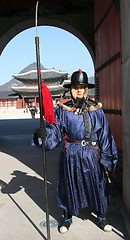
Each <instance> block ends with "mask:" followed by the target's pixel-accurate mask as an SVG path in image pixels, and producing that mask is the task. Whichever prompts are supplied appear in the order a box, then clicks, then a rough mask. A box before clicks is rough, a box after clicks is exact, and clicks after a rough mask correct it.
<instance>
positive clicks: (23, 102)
mask: <svg viewBox="0 0 130 240" xmlns="http://www.w3.org/2000/svg"><path fill="white" fill-rule="evenodd" d="M24 105H25V100H24V97H22V108H24V107H25V106H24Z"/></svg>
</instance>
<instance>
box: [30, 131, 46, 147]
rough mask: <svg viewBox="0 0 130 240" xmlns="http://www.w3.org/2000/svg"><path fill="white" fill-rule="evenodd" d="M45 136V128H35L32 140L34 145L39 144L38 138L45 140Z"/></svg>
mask: <svg viewBox="0 0 130 240" xmlns="http://www.w3.org/2000/svg"><path fill="white" fill-rule="evenodd" d="M46 137H47V134H46V129H45V128H37V129H36V130H35V133H34V135H33V141H34V143H35V145H36V146H39V141H38V138H41V139H42V140H46Z"/></svg>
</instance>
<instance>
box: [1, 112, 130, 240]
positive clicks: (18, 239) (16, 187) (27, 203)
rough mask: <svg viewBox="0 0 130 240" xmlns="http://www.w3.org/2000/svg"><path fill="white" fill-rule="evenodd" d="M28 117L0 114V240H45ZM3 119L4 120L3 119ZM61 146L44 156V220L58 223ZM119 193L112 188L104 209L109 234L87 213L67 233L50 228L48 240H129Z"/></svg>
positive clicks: (37, 154)
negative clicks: (106, 209) (46, 196)
mask: <svg viewBox="0 0 130 240" xmlns="http://www.w3.org/2000/svg"><path fill="white" fill-rule="evenodd" d="M38 117H39V116H38V115H37V116H36V119H31V115H29V113H28V114H27V113H20V112H19V114H17V113H13V114H12V113H7V115H6V113H5V114H4V113H3V114H2V115H1V113H0V189H1V191H0V216H1V218H0V219H1V223H0V240H30V239H31V240H33V239H35V240H41V239H47V234H46V227H44V224H41V223H43V222H44V221H46V215H45V202H44V187H43V177H42V172H43V170H42V160H41V150H40V149H38V148H32V147H31V136H32V132H33V130H34V129H35V127H36V126H37V125H38V121H39V119H38ZM8 120H9V121H8ZM60 148H61V146H59V147H57V148H56V149H54V150H52V151H48V152H47V153H46V159H47V176H48V197H49V214H50V220H51V219H52V220H56V221H57V222H60V221H61V214H62V212H61V209H59V208H58V207H57V206H56V202H55V187H56V173H57V163H58V155H59V150H60ZM123 207H124V206H123V201H122V195H121V191H120V189H119V188H118V187H117V186H115V184H114V183H113V184H112V205H111V207H110V209H109V211H108V219H109V223H110V224H111V225H112V228H113V229H112V232H109V233H105V232H103V231H102V230H101V229H99V228H98V227H97V222H96V216H95V215H94V213H90V212H89V211H88V210H87V209H83V210H82V211H81V212H80V216H79V217H73V224H72V226H71V228H70V231H69V232H67V233H66V234H60V233H59V232H58V230H57V226H55V227H51V228H50V233H51V240H62V239H63V240H64V239H67V240H73V239H74V240H108V239H112V240H122V239H125V240H129V237H128V233H127V230H126V222H124V218H123V217H122V216H123V214H121V212H123Z"/></svg>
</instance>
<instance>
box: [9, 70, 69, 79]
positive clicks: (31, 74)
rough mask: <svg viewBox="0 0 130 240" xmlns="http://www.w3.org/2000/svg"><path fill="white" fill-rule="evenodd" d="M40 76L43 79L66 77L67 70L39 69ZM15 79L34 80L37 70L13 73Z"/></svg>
mask: <svg viewBox="0 0 130 240" xmlns="http://www.w3.org/2000/svg"><path fill="white" fill-rule="evenodd" d="M41 73H42V77H43V79H44V80H48V81H49V80H54V79H58V78H59V79H66V78H67V76H68V73H67V72H61V71H56V70H55V69H49V70H48V69H47V70H41ZM13 77H15V78H16V79H17V80H20V81H26V80H33V81H34V80H35V81H37V70H31V71H28V72H24V73H19V74H13Z"/></svg>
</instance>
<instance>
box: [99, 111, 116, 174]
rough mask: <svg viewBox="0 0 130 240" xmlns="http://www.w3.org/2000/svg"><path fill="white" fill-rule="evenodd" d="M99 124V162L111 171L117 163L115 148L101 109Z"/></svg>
mask: <svg viewBox="0 0 130 240" xmlns="http://www.w3.org/2000/svg"><path fill="white" fill-rule="evenodd" d="M100 119H101V124H102V128H101V129H100V131H99V136H98V138H99V146H100V151H101V152H100V162H101V164H103V165H104V166H105V167H106V168H107V169H108V171H110V172H112V171H113V170H114V169H115V166H116V164H117V160H118V157H117V148H116V144H115V141H114V138H113V136H112V133H111V130H110V127H109V124H108V121H107V119H106V117H105V114H104V112H103V110H102V109H101V115H100Z"/></svg>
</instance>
